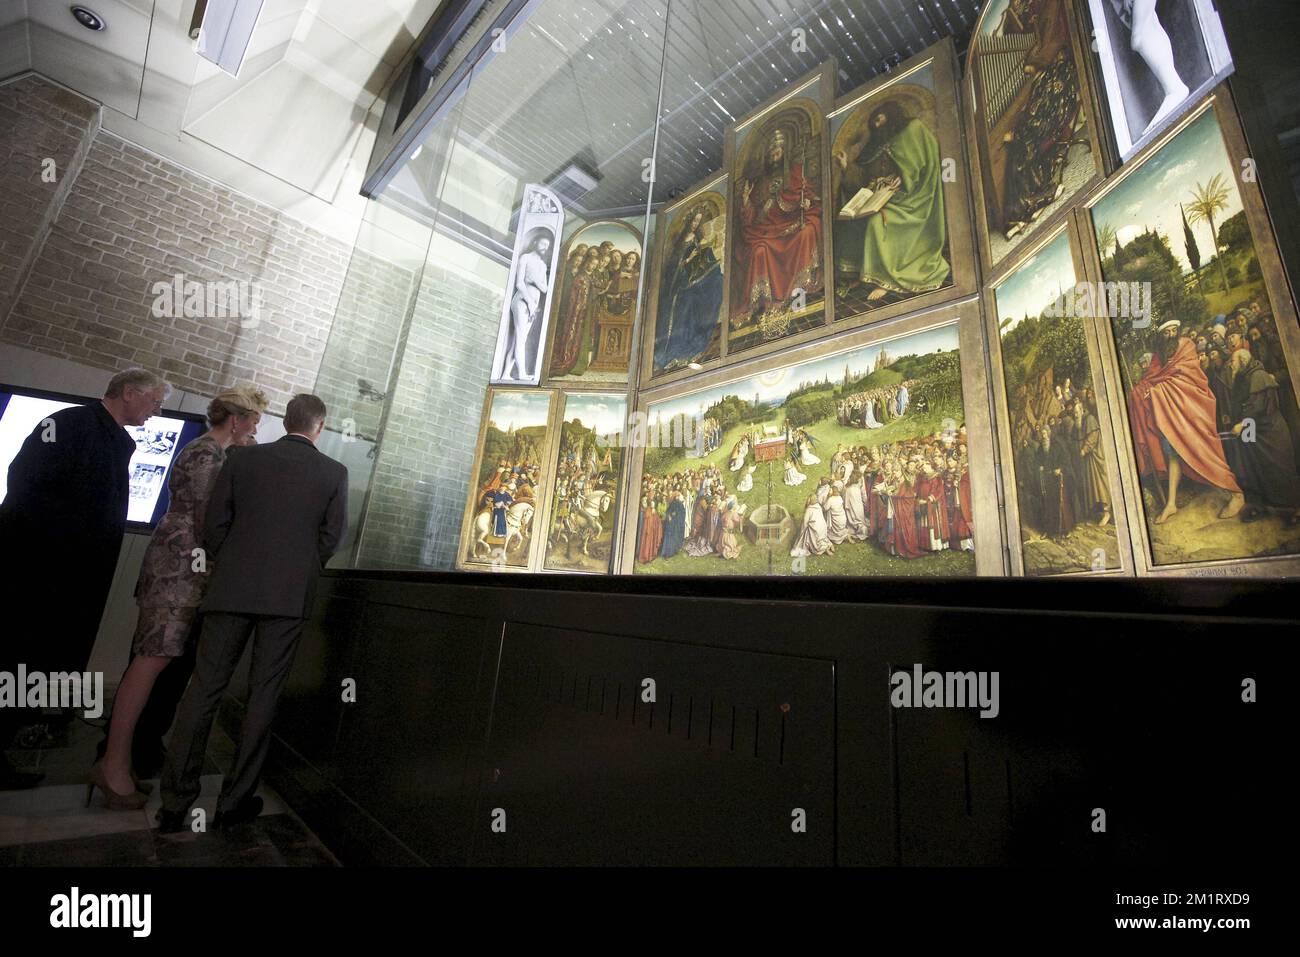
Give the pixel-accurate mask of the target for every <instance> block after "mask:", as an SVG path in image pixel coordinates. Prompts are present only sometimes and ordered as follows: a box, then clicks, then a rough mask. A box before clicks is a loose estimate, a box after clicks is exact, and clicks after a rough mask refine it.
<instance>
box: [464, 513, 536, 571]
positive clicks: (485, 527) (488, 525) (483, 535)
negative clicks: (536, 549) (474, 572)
mask: <svg viewBox="0 0 1300 957" xmlns="http://www.w3.org/2000/svg"><path fill="white" fill-rule="evenodd" d="M535 511H537V510H536V509H535V508H534V507H533V503H532V502H515V503H514V504H513V505H511V506H510V507H509V508H507V509H506V542H505V551H506V553H507V554H508V553H509V552H510V549H511V548H513V547H515V546H516V545H522V544H523V541H524V537H525V536H526V535H531V534H532V528H533V513H534V512H535ZM491 533H492V510H491V509H484V510H483V511H481V512H479V513H478V514H477V515H475V516H474V551H473V555H474V557H475V558H477V557H478V554H479V546H480V545H481V546H483V549H484V550H485V551H486V552H487V553H488V554H489V555H490V554H491V553H492V546H491V545H489V544H488V540H487V539H488V535H490V534H491Z"/></svg>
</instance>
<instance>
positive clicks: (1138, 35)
mask: <svg viewBox="0 0 1300 957" xmlns="http://www.w3.org/2000/svg"><path fill="white" fill-rule="evenodd" d="M1088 9H1089V12H1090V13H1091V14H1092V25H1093V30H1094V36H1095V37H1096V41H1097V42H1096V50H1097V59H1098V61H1099V62H1100V64H1101V76H1102V81H1103V84H1104V86H1105V90H1106V101H1107V105H1108V107H1109V110H1110V117H1111V126H1112V128H1113V130H1114V133H1115V144H1116V146H1117V147H1118V148H1119V155H1120V157H1121V158H1122V159H1124V160H1127V159H1128V158H1129V157H1131V156H1132V155H1133V154H1134V153H1136V152H1137V151H1138V150H1139V149H1141V148H1142V147H1143V146H1145V145H1146V144H1147V143H1148V142H1149V141H1150V140H1151V138H1152V137H1153V136H1154V135H1156V134H1157V133H1158V132H1159V131H1160V130H1161V129H1163V128H1164V127H1166V126H1167V125H1168V124H1169V123H1171V122H1173V121H1174V120H1176V119H1177V118H1178V117H1179V115H1180V114H1181V113H1182V112H1183V111H1184V110H1186V109H1187V108H1188V107H1189V106H1191V105H1192V104H1193V103H1196V102H1197V101H1199V100H1200V98H1201V97H1202V96H1204V95H1205V94H1206V93H1208V92H1209V91H1210V89H1211V88H1212V87H1214V86H1215V85H1216V84H1217V83H1218V82H1219V81H1220V80H1222V79H1223V78H1224V77H1225V76H1227V75H1228V74H1229V73H1231V72H1232V56H1231V54H1230V53H1229V52H1228V40H1227V38H1226V37H1225V36H1224V35H1223V25H1222V24H1221V23H1220V22H1219V14H1218V12H1217V11H1216V10H1215V9H1214V2H1213V0H1178V2H1173V3H1170V2H1165V3H1157V2H1156V0H1088Z"/></svg>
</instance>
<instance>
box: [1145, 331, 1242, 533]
mask: <svg viewBox="0 0 1300 957" xmlns="http://www.w3.org/2000/svg"><path fill="white" fill-rule="evenodd" d="M1180 325H1181V324H1180V323H1179V322H1178V320H1177V319H1171V320H1169V321H1168V322H1166V323H1164V324H1163V325H1161V326H1160V329H1159V333H1160V345H1159V349H1158V350H1157V352H1155V353H1154V354H1153V355H1152V356H1151V361H1150V363H1149V364H1148V365H1147V367H1146V371H1144V372H1143V373H1142V378H1140V379H1139V380H1138V381H1137V382H1136V383H1135V384H1134V385H1133V389H1132V391H1130V392H1129V397H1128V408H1129V420H1130V421H1131V422H1132V423H1133V445H1134V448H1135V449H1136V452H1137V465H1138V471H1139V473H1141V475H1143V476H1144V477H1145V476H1147V475H1155V476H1156V477H1157V478H1159V477H1161V476H1167V477H1168V482H1169V490H1168V493H1167V495H1166V497H1165V507H1164V509H1163V510H1162V511H1161V512H1160V514H1159V515H1158V516H1157V517H1156V518H1155V519H1154V520H1153V521H1154V523H1155V524H1157V525H1160V524H1163V523H1164V522H1166V521H1168V520H1169V518H1170V516H1172V515H1173V514H1174V513H1175V512H1177V511H1178V482H1179V479H1180V478H1181V477H1182V476H1183V475H1186V476H1187V477H1188V478H1189V479H1191V480H1192V481H1193V482H1199V483H1200V484H1202V485H1209V486H1212V487H1213V488H1218V489H1222V490H1223V491H1225V492H1227V493H1228V501H1227V503H1226V504H1225V505H1224V506H1223V509H1222V510H1221V511H1220V512H1219V517H1220V518H1232V517H1233V516H1234V515H1236V514H1237V513H1238V512H1240V511H1241V509H1242V507H1243V506H1244V505H1245V498H1244V497H1243V495H1242V492H1241V486H1240V485H1238V484H1237V479H1236V477H1235V476H1234V475H1233V474H1232V469H1231V468H1229V467H1228V460H1227V458H1226V457H1225V456H1224V454H1223V443H1222V442H1220V440H1219V432H1218V428H1217V427H1216V424H1215V418H1214V410H1215V400H1214V392H1213V391H1212V390H1211V389H1210V382H1209V380H1208V379H1207V378H1206V376H1205V372H1204V370H1202V369H1201V363H1200V360H1199V358H1198V354H1197V351H1196V344H1195V343H1194V342H1193V341H1192V340H1191V339H1190V338H1189V337H1187V336H1183V335H1180V334H1179V329H1180Z"/></svg>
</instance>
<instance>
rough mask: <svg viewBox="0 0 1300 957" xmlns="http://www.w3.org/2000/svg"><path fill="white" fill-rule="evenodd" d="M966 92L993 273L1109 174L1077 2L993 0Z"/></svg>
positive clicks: (975, 40) (975, 44)
mask: <svg viewBox="0 0 1300 957" xmlns="http://www.w3.org/2000/svg"><path fill="white" fill-rule="evenodd" d="M968 58H969V62H968V66H967V71H966V73H967V79H966V83H965V93H966V100H967V105H966V109H967V116H968V118H969V129H970V132H971V134H972V141H973V149H972V157H973V160H974V162H975V164H976V167H977V169H978V170H979V176H978V177H977V183H978V189H977V193H978V195H979V203H978V205H979V206H980V210H981V219H982V222H983V225H984V228H983V230H982V234H981V237H980V240H981V243H980V244H981V249H982V252H983V256H984V262H985V265H986V267H987V268H988V270H989V271H990V272H994V271H996V270H997V268H998V266H999V264H1000V263H1002V261H1003V260H1004V259H1005V258H1006V257H1007V255H1008V254H1009V253H1010V252H1012V251H1013V250H1014V249H1015V248H1016V247H1017V246H1018V245H1019V244H1020V243H1022V242H1024V241H1025V240H1026V239H1027V238H1028V237H1030V236H1031V235H1033V234H1034V232H1035V231H1036V230H1037V229H1039V228H1040V227H1042V226H1043V225H1045V224H1046V223H1047V222H1048V221H1049V220H1051V219H1053V218H1054V217H1055V216H1056V214H1057V213H1059V212H1061V211H1062V210H1064V209H1065V208H1066V206H1067V204H1068V203H1069V200H1070V199H1071V198H1072V197H1074V196H1077V195H1078V194H1079V193H1080V192H1081V191H1082V190H1084V189H1085V188H1087V187H1089V186H1091V185H1092V183H1093V182H1094V180H1096V179H1097V178H1098V177H1099V175H1100V174H1101V173H1102V168H1101V167H1102V160H1101V155H1100V141H1099V140H1098V136H1097V125H1096V123H1095V122H1094V118H1093V117H1092V115H1091V112H1092V111H1091V109H1090V107H1089V104H1090V102H1091V98H1090V92H1089V88H1088V82H1087V77H1086V76H1085V73H1084V70H1083V69H1082V63H1083V61H1082V57H1081V49H1080V47H1079V45H1078V38H1077V36H1076V31H1075V28H1074V25H1073V7H1072V5H1071V2H1070V0H991V2H990V3H989V4H988V5H987V6H986V7H985V8H984V12H983V13H982V14H981V16H980V20H979V22H978V24H977V25H976V28H975V33H974V36H973V37H972V38H971V45H970V51H969V54H968Z"/></svg>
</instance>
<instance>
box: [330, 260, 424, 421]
mask: <svg viewBox="0 0 1300 957" xmlns="http://www.w3.org/2000/svg"><path fill="white" fill-rule="evenodd" d="M415 278H416V277H415V275H414V274H413V273H412V272H411V270H409V269H404V268H402V267H401V266H398V265H396V264H394V263H391V262H389V261H388V260H386V259H382V258H380V257H378V256H374V255H372V254H370V253H368V252H365V251H363V250H361V249H357V250H355V251H354V253H353V256H352V262H351V264H350V265H349V266H348V274H347V279H346V280H345V281H344V283H343V292H342V295H341V296H340V297H339V303H338V309H337V310H336V311H335V314H334V325H333V327H332V329H331V330H330V340H329V345H328V346H327V347H326V349H325V356H324V358H323V360H322V362H321V368H320V376H319V378H317V380H316V389H315V391H316V394H317V395H319V396H320V397H321V398H322V399H324V400H325V405H326V407H327V408H328V409H329V411H330V416H329V425H330V427H331V428H340V429H341V428H342V425H341V423H342V422H343V420H345V419H351V420H352V423H353V434H354V435H356V437H357V438H360V439H370V440H373V439H374V438H375V436H376V435H377V434H378V431H379V419H380V416H381V414H382V413H383V408H384V403H383V400H382V399H381V398H380V397H379V395H380V394H382V393H384V392H385V390H386V389H387V383H388V375H389V370H390V368H391V366H392V363H393V361H394V355H395V350H396V348H397V339H398V336H399V335H400V334H401V331H402V325H403V323H404V322H405V320H406V314H407V312H409V311H410V308H411V297H412V295H413V294H414V292H415V291H416V290H415ZM362 381H364V382H366V383H368V384H369V385H370V387H371V389H370V391H369V392H368V393H363V392H362V391H361V387H360V383H361V382H362Z"/></svg>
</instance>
